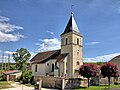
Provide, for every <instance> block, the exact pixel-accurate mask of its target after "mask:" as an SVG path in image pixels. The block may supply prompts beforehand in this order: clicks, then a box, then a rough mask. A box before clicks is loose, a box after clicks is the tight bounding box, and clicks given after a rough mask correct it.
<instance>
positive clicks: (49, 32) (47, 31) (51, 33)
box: [46, 31, 54, 35]
mask: <svg viewBox="0 0 120 90" xmlns="http://www.w3.org/2000/svg"><path fill="white" fill-rule="evenodd" d="M46 32H47V33H50V34H51V35H54V33H53V32H51V31H46Z"/></svg>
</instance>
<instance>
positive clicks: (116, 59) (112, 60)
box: [109, 55, 120, 63]
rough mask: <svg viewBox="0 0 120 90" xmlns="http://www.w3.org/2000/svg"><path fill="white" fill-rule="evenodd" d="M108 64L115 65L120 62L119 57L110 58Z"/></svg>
mask: <svg viewBox="0 0 120 90" xmlns="http://www.w3.org/2000/svg"><path fill="white" fill-rule="evenodd" d="M109 62H116V63H117V62H120V55H118V56H116V57H114V58H112V59H111V60H110V61H109Z"/></svg>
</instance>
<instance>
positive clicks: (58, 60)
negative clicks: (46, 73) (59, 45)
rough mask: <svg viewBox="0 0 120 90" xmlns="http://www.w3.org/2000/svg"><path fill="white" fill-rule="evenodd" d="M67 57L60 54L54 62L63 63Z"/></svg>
mask: <svg viewBox="0 0 120 90" xmlns="http://www.w3.org/2000/svg"><path fill="white" fill-rule="evenodd" d="M67 55H68V53H65V54H60V55H59V56H58V58H57V61H56V62H61V61H63V60H64V59H65V57H66V56H67Z"/></svg>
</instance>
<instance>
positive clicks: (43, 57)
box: [30, 49, 61, 64]
mask: <svg viewBox="0 0 120 90" xmlns="http://www.w3.org/2000/svg"><path fill="white" fill-rule="evenodd" d="M60 52H61V50H60V49H59V50H53V51H47V52H41V53H38V54H37V55H35V56H34V57H33V58H32V59H31V60H30V62H31V63H32V64H36V63H45V62H46V61H48V60H49V59H57V57H58V56H59V55H60Z"/></svg>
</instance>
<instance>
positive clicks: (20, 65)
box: [13, 48, 31, 72]
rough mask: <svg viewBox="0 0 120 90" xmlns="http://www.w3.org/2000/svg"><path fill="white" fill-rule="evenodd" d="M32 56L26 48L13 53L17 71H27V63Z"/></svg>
mask: <svg viewBox="0 0 120 90" xmlns="http://www.w3.org/2000/svg"><path fill="white" fill-rule="evenodd" d="M30 57H31V54H30V53H29V51H28V50H27V49H25V48H20V49H17V50H16V52H15V53H13V59H14V61H15V62H16V64H15V66H16V69H18V70H22V71H23V72H25V71H26V68H27V61H28V60H29V59H30Z"/></svg>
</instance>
